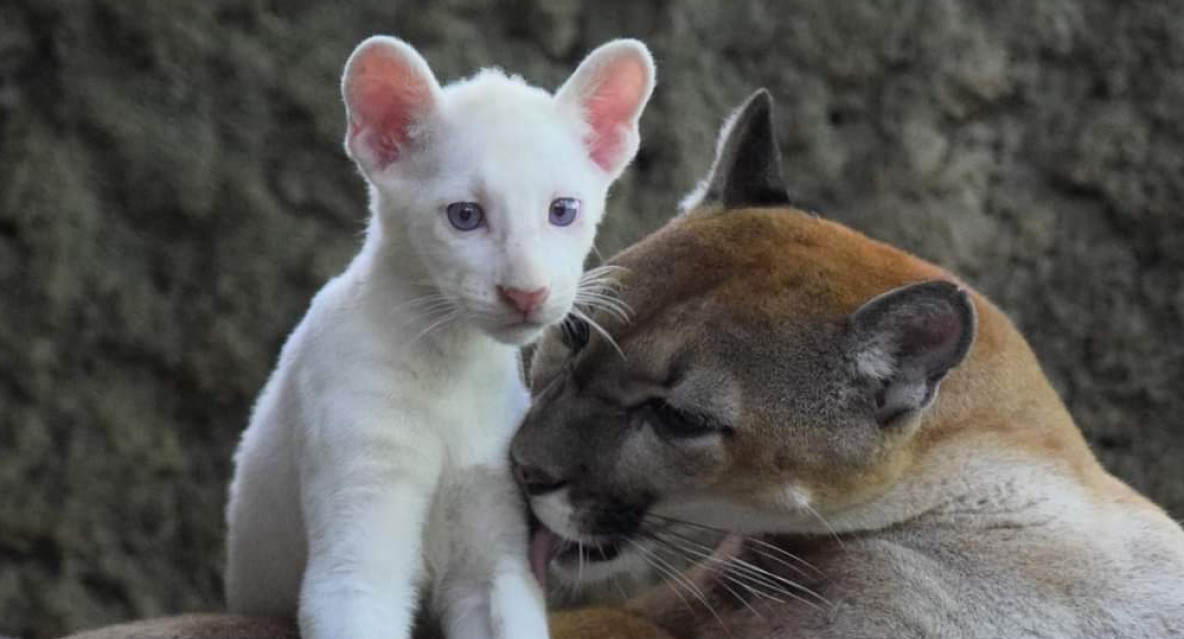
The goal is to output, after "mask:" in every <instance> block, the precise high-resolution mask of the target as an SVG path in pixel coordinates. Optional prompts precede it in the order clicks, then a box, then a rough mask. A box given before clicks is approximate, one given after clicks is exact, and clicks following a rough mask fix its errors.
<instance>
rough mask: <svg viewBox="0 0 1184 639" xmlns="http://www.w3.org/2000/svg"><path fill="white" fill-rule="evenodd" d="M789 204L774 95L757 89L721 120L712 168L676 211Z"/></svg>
mask: <svg viewBox="0 0 1184 639" xmlns="http://www.w3.org/2000/svg"><path fill="white" fill-rule="evenodd" d="M789 204H790V201H789V193H788V191H787V190H786V188H785V179H784V177H783V176H782V174H781V150H780V149H779V148H778V147H777V136H776V131H775V129H774V126H773V96H771V95H769V92H768V90H766V89H758V90H757V91H756V92H755V93H753V94H752V95H751V96H749V98H748V99H747V100H745V101H744V104H742V105H741V106H740V108H738V109H736V111H734V112H733V113H732V115H731V116H730V117H728V119H727V121H726V122H724V126H723V128H722V129H720V134H719V142H718V143H717V144H716V151H715V161H714V162H713V163H712V165H711V170H710V171H709V172H708V174H707V177H706V178H704V180H703V181H702V182H700V183H699V186H698V187H697V188H696V189H695V190H694V191H693V192H691V193H690V195H688V196H687V197H686V198H684V199H683V201H682V206H681V208H682V210H683V211H690V210H692V209H694V208H697V207H699V206H703V205H720V206H722V207H723V208H724V209H737V208H746V207H757V206H788V205H789Z"/></svg>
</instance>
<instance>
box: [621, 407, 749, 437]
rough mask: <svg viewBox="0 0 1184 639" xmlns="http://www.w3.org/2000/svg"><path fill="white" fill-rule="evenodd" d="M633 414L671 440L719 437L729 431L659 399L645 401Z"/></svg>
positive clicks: (698, 415)
mask: <svg viewBox="0 0 1184 639" xmlns="http://www.w3.org/2000/svg"><path fill="white" fill-rule="evenodd" d="M633 413H634V415H635V416H636V418H637V419H640V420H641V421H642V422H644V423H645V424H648V425H649V426H650V428H653V429H654V431H656V432H657V433H658V434H659V435H661V436H663V437H669V438H672V439H678V438H681V439H691V438H693V437H704V436H706V435H720V434H725V433H728V432H729V431H730V430H731V429H730V428H729V427H727V426H725V425H723V424H720V423H718V422H716V421H715V420H713V419H711V418H710V417H708V416H706V415H701V414H699V413H694V412H690V411H684V410H680V409H678V408H675V407H674V406H671V405H670V403H669V402H667V401H666V400H664V399H659V398H654V399H649V400H646V401H645V402H643V403H641V404H640V405H638V406H637V407H636V408H634V409H633Z"/></svg>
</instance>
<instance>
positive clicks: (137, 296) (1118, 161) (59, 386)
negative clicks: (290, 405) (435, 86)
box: [0, 0, 1184, 638]
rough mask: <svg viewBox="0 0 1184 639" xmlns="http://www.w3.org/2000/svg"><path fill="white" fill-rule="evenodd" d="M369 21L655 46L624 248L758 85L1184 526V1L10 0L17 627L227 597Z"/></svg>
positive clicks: (341, 196)
mask: <svg viewBox="0 0 1184 639" xmlns="http://www.w3.org/2000/svg"><path fill="white" fill-rule="evenodd" d="M376 32H377V33H394V34H398V35H400V36H402V37H404V38H406V39H408V40H410V41H411V42H413V43H414V44H415V45H417V46H418V47H420V48H421V50H422V52H423V53H424V55H425V56H426V58H427V59H428V61H429V62H430V63H431V65H432V66H433V67H434V68H435V69H436V70H437V72H438V74H439V75H440V76H441V77H442V78H447V79H451V78H457V77H461V76H463V75H466V74H468V73H471V72H472V71H473V70H475V69H476V68H477V67H479V66H482V65H499V66H502V67H504V68H506V69H510V70H512V71H514V72H517V73H520V74H522V75H523V76H525V77H526V78H527V79H528V80H530V81H532V82H534V83H537V84H541V85H543V86H547V87H555V86H557V85H558V84H559V83H560V82H561V81H562V80H563V79H564V78H565V77H566V75H567V73H569V72H570V70H571V69H572V68H574V65H575V64H576V63H577V62H578V61H579V59H580V57H581V56H582V54H583V53H584V52H586V51H587V50H588V49H589V48H590V47H592V46H594V45H596V44H598V43H600V42H602V41H604V40H606V39H609V38H612V37H616V36H620V35H627V36H635V37H639V38H642V39H644V40H645V41H647V42H648V43H649V44H650V45H651V47H652V48H653V50H654V52H655V56H656V58H657V61H658V65H659V75H660V82H659V86H658V89H657V93H656V95H655V98H654V101H653V103H652V107H651V108H650V109H649V111H648V112H647V114H646V116H645V118H644V120H643V122H642V126H643V139H644V141H643V148H642V151H641V154H640V155H639V157H638V159H637V161H636V163H635V165H634V166H633V167H632V168H631V169H630V170H629V171H628V173H627V175H626V176H625V178H624V179H623V180H622V182H621V183H620V184H619V185H618V187H617V188H616V189H615V192H614V197H613V199H612V201H611V203H610V213H609V216H608V219H607V221H606V222H605V225H604V227H603V233H602V235H601V239H600V241H599V246H600V249H601V250H602V252H604V253H611V252H613V251H615V250H616V249H618V248H620V247H622V246H624V245H626V244H627V243H629V242H631V241H632V240H634V239H636V238H637V237H639V236H640V235H642V234H643V233H645V232H647V231H649V230H651V229H653V228H655V227H657V226H658V225H659V224H661V223H662V222H663V221H664V220H665V219H666V218H667V217H668V216H669V215H670V213H671V211H672V210H673V209H674V206H675V203H676V202H677V200H678V199H679V197H680V195H681V194H682V193H683V192H685V191H687V190H689V189H690V188H691V187H692V186H693V185H694V183H695V181H696V180H697V179H698V178H699V177H700V175H701V174H702V173H703V172H704V171H705V169H706V167H707V165H708V163H709V161H710V159H711V157H710V156H711V151H712V146H713V144H714V139H715V133H716V130H717V128H718V125H719V123H720V121H721V120H722V118H723V116H724V115H725V114H726V113H727V111H728V110H729V109H730V108H731V107H732V106H734V105H735V104H737V103H738V102H739V101H740V100H741V99H743V98H744V97H745V96H746V95H747V94H748V93H749V92H751V90H752V89H754V88H755V87H757V86H767V87H769V88H770V90H771V91H772V92H773V94H774V95H775V96H776V98H777V101H778V106H777V119H778V120H779V125H780V135H781V145H782V148H783V150H784V152H785V163H786V175H787V178H788V181H789V182H790V184H791V185H792V189H793V191H794V194H795V196H796V197H797V198H798V200H799V201H800V202H801V203H802V204H803V205H804V206H807V207H809V208H812V209H814V210H817V211H819V212H820V213H822V214H824V215H826V216H828V217H831V218H834V219H837V220H840V221H842V222H845V223H848V224H850V225H852V226H854V227H855V228H858V229H861V230H863V231H865V232H867V233H869V234H871V235H872V236H873V237H876V238H879V239H883V240H886V241H889V242H892V243H895V244H897V245H899V246H901V247H903V248H906V249H909V250H912V251H914V252H916V253H918V254H920V255H922V256H924V257H926V258H929V259H932V260H934V261H936V262H938V263H940V264H943V265H945V266H948V267H950V268H951V269H953V270H954V271H955V272H957V273H959V274H961V275H962V276H964V277H965V278H966V279H967V280H968V281H969V282H971V283H973V284H974V285H976V286H977V287H979V288H980V289H981V290H983V291H984V292H985V293H987V294H988V295H990V296H991V297H992V298H993V299H994V300H995V301H996V302H998V303H999V304H1000V305H1001V306H1002V307H1003V308H1004V309H1005V310H1006V311H1007V312H1008V313H1009V314H1010V315H1011V316H1012V317H1013V318H1015V319H1016V321H1017V322H1018V323H1019V325H1020V327H1021V328H1022V329H1023V331H1024V332H1025V334H1026V335H1027V336H1028V338H1029V339H1030V341H1031V342H1032V344H1033V346H1034V347H1035V349H1036V351H1037V352H1038V354H1039V355H1040V357H1041V360H1042V362H1043V363H1044V366H1045V367H1046V370H1047V371H1048V374H1049V376H1050V377H1051V378H1052V379H1053V381H1054V383H1055V384H1056V386H1057V388H1058V389H1059V390H1060V391H1061V392H1062V393H1063V395H1064V397H1065V399H1066V401H1067V403H1068V404H1069V407H1070V409H1071V410H1072V412H1073V414H1074V415H1075V416H1076V418H1077V420H1078V422H1079V423H1080V425H1081V426H1082V428H1083V429H1084V430H1085V432H1086V434H1087V435H1088V437H1089V439H1090V442H1091V443H1092V444H1093V446H1094V447H1095V450H1097V451H1098V453H1099V454H1100V455H1101V457H1102V459H1103V460H1104V461H1105V463H1106V465H1107V466H1108V467H1109V468H1111V469H1112V470H1113V471H1114V472H1115V473H1117V474H1118V475H1119V476H1121V477H1123V478H1124V479H1126V480H1128V481H1130V482H1131V483H1132V484H1133V485H1134V486H1135V487H1137V488H1138V489H1140V490H1142V491H1144V492H1146V493H1147V494H1149V495H1150V496H1151V497H1153V498H1154V499H1156V500H1157V501H1158V502H1160V503H1162V504H1164V505H1165V506H1166V507H1167V508H1168V509H1169V510H1170V511H1171V512H1172V514H1173V515H1174V516H1175V517H1177V518H1180V517H1184V473H1181V471H1180V468H1179V460H1180V459H1184V427H1182V426H1181V424H1180V416H1181V415H1184V392H1182V391H1184V340H1181V339H1180V338H1179V332H1180V327H1181V326H1182V325H1184V210H1182V206H1184V37H1181V34H1184V12H1182V11H1180V10H1179V4H1178V2H1176V1H1175V0H1158V1H1157V0H1145V1H1141V2H1137V3H1132V2H1124V1H1122V0H1109V1H1102V0H1096V1H1095V0H1076V1H1074V0H1047V1H1044V2H1036V3H1034V2H1030V1H1028V0H999V1H996V2H980V1H977V0H905V1H902V2H856V3H846V2H844V3H837V2H833V1H831V0H754V1H752V2H743V3H740V2H734V1H732V0H688V1H686V2H677V3H675V2H654V3H647V2H634V1H632V0H601V1H599V2H595V3H580V2H575V1H571V0H564V1H561V2H554V1H547V0H511V2H509V3H506V2H493V1H491V0H449V1H447V2H436V1H434V0H399V1H392V0H382V1H373V2H350V3H323V2H308V1H298V2H296V1H294V2H282V3H281V2H265V1H262V0H220V1H218V2H172V1H160V0H91V1H89V2H84V3H78V2H69V1H67V0H6V2H4V3H2V4H0V455H2V461H0V633H11V634H16V635H18V636H23V637H29V638H33V637H51V636H60V635H62V634H65V633H67V632H69V631H73V630H76V629H81V628H86V627H95V626H98V625H102V624H105V623H114V622H118V621H123V620H128V619H133V618H144V617H150V616H156V615H162V614H168V613H174V612H180V611H185V610H208V609H215V608H217V606H219V605H220V597H221V595H220V574H219V571H220V568H219V567H220V564H221V560H222V559H221V558H222V552H223V551H222V541H221V540H222V535H223V516H222V510H223V507H224V502H225V484H226V482H227V480H228V478H229V474H230V456H231V451H232V450H233V447H234V444H235V441H236V439H237V437H238V435H239V433H240V432H241V430H242V428H243V426H244V424H245V423H246V420H247V415H248V411H249V409H250V406H251V402H252V400H253V398H254V395H255V394H256V392H257V391H258V389H259V388H260V386H261V385H262V383H263V381H264V378H265V376H266V375H267V373H268V371H269V370H270V369H271V367H272V365H273V362H274V360H275V358H276V354H277V352H278V349H279V345H280V343H281V341H282V340H283V338H284V336H285V335H286V333H287V331H288V330H290V329H291V327H292V326H293V325H294V324H295V322H296V321H297V320H298V319H299V317H300V315H301V314H302V313H303V311H304V309H305V308H306V306H307V304H308V301H309V299H310V297H311V295H312V294H313V293H314V292H315V290H316V289H317V288H318V287H319V286H320V285H321V284H322V283H323V282H324V281H325V280H326V279H327V278H329V277H330V276H331V275H333V274H334V273H336V272H338V271H339V270H340V269H341V268H342V267H343V266H344V264H345V262H346V260H348V258H349V257H350V256H351V254H352V253H353V251H354V250H355V249H356V248H357V245H358V239H359V232H360V230H361V229H362V226H363V223H364V218H365V194H364V190H363V185H362V181H361V179H360V178H359V177H358V176H357V174H356V171H355V170H354V168H353V167H352V166H351V165H350V163H349V161H348V160H347V159H346V158H345V157H344V154H343V153H342V150H341V138H342V134H343V131H344V123H343V112H342V107H341V104H340V98H339V96H338V81H339V73H340V70H341V67H342V65H343V63H344V61H345V58H346V56H347V55H348V53H349V51H350V50H351V48H352V47H353V46H354V45H355V44H356V43H357V42H359V41H360V40H361V39H363V38H364V37H366V36H368V35H371V34H373V33H376Z"/></svg>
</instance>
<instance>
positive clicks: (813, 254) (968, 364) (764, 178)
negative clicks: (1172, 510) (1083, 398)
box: [512, 92, 1184, 639]
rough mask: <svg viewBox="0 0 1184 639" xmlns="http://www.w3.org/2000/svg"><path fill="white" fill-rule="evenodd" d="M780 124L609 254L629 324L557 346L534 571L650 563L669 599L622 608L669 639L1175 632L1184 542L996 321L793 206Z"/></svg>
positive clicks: (921, 267) (761, 118)
mask: <svg viewBox="0 0 1184 639" xmlns="http://www.w3.org/2000/svg"><path fill="white" fill-rule="evenodd" d="M771 107H772V102H771V99H770V97H769V96H768V94H767V93H765V92H758V93H756V94H755V95H754V96H753V97H752V98H750V99H749V100H748V102H747V103H746V104H745V105H744V106H743V107H742V108H741V109H740V110H739V111H738V112H737V114H736V115H735V116H734V117H733V118H732V119H731V120H730V121H729V123H728V124H727V125H725V127H724V131H723V134H722V135H721V142H720V145H719V150H718V153H717V157H716V159H715V163H714V166H713V167H712V170H711V173H710V175H709V176H708V177H707V179H706V180H705V181H704V182H703V184H702V186H701V187H700V188H699V189H698V190H697V192H696V193H694V194H692V196H691V197H690V198H688V202H687V203H686V204H685V205H684V208H685V212H684V213H683V214H682V215H680V216H679V217H677V218H676V219H675V220H673V221H672V222H671V223H670V224H668V225H667V226H666V227H665V228H663V229H662V230H660V231H658V232H657V233H655V234H653V235H652V236H650V237H648V238H646V239H644V240H642V241H641V242H639V243H638V244H636V245H634V246H633V247H632V248H630V249H628V250H626V251H625V252H623V253H622V254H620V255H619V256H617V257H616V258H615V259H613V260H611V264H613V265H616V266H618V267H620V268H621V269H622V273H624V274H625V275H624V276H623V288H622V292H621V299H622V301H623V302H625V303H626V304H628V305H629V306H630V307H631V308H632V309H633V312H632V317H631V321H629V322H628V323H623V322H614V321H613V318H612V317H610V316H609V315H608V314H603V315H601V316H598V317H597V318H595V319H598V320H600V322H599V323H600V324H602V325H603V326H605V327H606V328H607V329H608V333H609V335H608V336H607V337H606V336H602V335H599V334H597V333H596V332H591V331H588V330H586V329H585V328H584V327H582V326H580V325H573V324H569V325H568V326H567V327H566V329H562V330H561V329H559V328H556V329H552V330H550V331H549V333H548V334H547V335H546V336H545V337H544V338H543V341H542V342H541V345H540V348H539V350H538V353H537V355H536V357H535V360H534V366H533V370H532V376H533V388H532V393H533V395H534V404H533V406H532V408H531V410H530V412H529V413H528V415H527V418H526V420H525V422H524V425H523V426H522V428H521V429H520V430H519V431H518V434H517V435H516V438H515V441H514V444H513V447H512V454H513V458H514V460H515V463H516V465H517V474H518V477H519V479H520V482H521V483H522V485H523V486H524V488H525V489H526V491H527V492H528V493H529V494H530V496H531V497H530V501H531V507H532V510H533V512H534V514H535V516H536V517H537V518H538V520H539V522H540V525H539V526H537V530H536V532H535V533H534V536H533V539H532V559H533V563H534V565H535V567H536V570H541V569H543V568H545V567H549V572H550V573H551V575H552V576H553V577H554V576H559V577H561V578H566V579H575V578H576V576H577V573H582V576H583V578H584V579H585V580H587V579H591V578H594V579H605V578H609V577H611V575H613V574H615V573H618V572H620V571H624V570H627V569H629V567H630V566H631V565H633V564H636V563H640V562H643V561H648V562H650V563H652V564H654V566H655V568H656V569H657V570H658V572H663V573H670V574H668V576H669V577H670V584H669V586H668V588H667V589H666V590H664V591H658V592H655V593H653V594H652V595H649V596H645V597H642V598H641V599H638V600H637V601H635V602H633V603H632V604H631V605H630V606H629V607H630V608H631V609H632V610H633V611H634V612H635V613H636V614H637V615H640V616H642V617H644V618H648V619H650V620H652V621H653V622H655V623H656V624H657V625H658V626H660V627H661V628H662V629H664V630H665V631H666V632H668V633H670V634H671V635H673V636H675V637H680V638H683V637H688V638H689V637H709V636H710V637H724V636H733V637H794V638H809V639H824V638H831V637H833V638H835V639H840V638H841V639H872V638H875V639H880V638H883V637H925V638H950V637H958V638H972V637H982V638H991V639H997V638H1001V637H1008V638H1012V637H1066V638H1067V637H1073V638H1082V637H1126V638H1136V637H1138V638H1151V637H1155V638H1163V637H1178V636H1184V532H1181V530H1180V528H1179V526H1178V525H1177V524H1176V523H1174V522H1173V521H1172V520H1171V519H1169V518H1168V517H1167V516H1166V515H1165V514H1164V512H1163V511H1161V510H1160V509H1159V508H1157V507H1156V506H1154V505H1153V504H1151V503H1150V502H1149V501H1147V500H1146V499H1144V498H1143V497H1141V496H1139V495H1138V494H1136V493H1135V492H1134V491H1133V490H1132V489H1130V488H1129V487H1127V486H1126V485H1124V484H1123V483H1122V482H1120V481H1118V480H1117V479H1115V478H1114V477H1112V476H1110V475H1109V474H1107V473H1106V472H1105V471H1104V470H1103V469H1102V467H1101V466H1100V465H1099V464H1098V462H1097V460H1096V459H1095V458H1094V456H1093V455H1092V454H1091V452H1090V450H1089V448H1088V447H1087V445H1086V443H1085V441H1084V439H1083V438H1082V436H1081V434H1080V432H1079V431H1078V429H1077V428H1076V426H1075V425H1074V424H1073V421H1072V419H1071V418H1070V416H1069V414H1068V413H1067V412H1066V410H1065V408H1064V406H1063V405H1062V403H1061V401H1060V400H1059V399H1058V397H1057V395H1056V394H1055V392H1054V391H1053V389H1052V388H1051V386H1050V385H1049V383H1048V381H1047V379H1046V378H1045V376H1044V374H1043V372H1042V371H1041V369H1040V366H1039V364H1038V363H1037V361H1036V359H1035V357H1034V356H1033V354H1032V351H1031V350H1030V349H1029V347H1028V345H1027V344H1026V343H1025V341H1024V339H1023V338H1022V337H1021V336H1020V334H1019V333H1018V332H1017V331H1016V329H1015V327H1014V326H1013V325H1012V324H1011V322H1010V321H1009V320H1008V319H1007V318H1006V317H1005V316H1004V314H1003V313H1002V312H1000V311H999V310H998V309H997V308H996V307H995V306H994V305H992V304H991V303H990V302H989V301H987V300H986V299H985V298H983V297H982V296H980V295H979V294H977V293H975V292H973V291H972V290H970V289H969V288H968V287H967V286H966V285H965V284H963V283H961V282H959V281H958V280H957V279H956V278H954V277H953V276H951V275H950V274H948V273H946V272H944V271H942V270H941V269H939V268H937V267H935V266H933V265H931V264H928V263H926V262H924V261H922V260H920V259H917V258H915V257H913V256H910V255H908V254H906V253H904V252H902V251H899V250H897V249H894V248H892V247H889V246H886V245H884V244H881V243H879V242H876V241H873V240H870V239H868V238H866V237H864V236H862V235H860V234H858V233H856V232H854V231H851V230H849V229H847V228H845V227H843V226H841V225H839V224H835V223H833V222H829V221H826V220H823V219H819V218H817V217H815V216H812V215H809V214H806V213H803V212H801V211H798V210H795V209H794V208H792V207H791V206H789V203H788V198H787V196H786V190H785V187H784V185H783V183H782V177H781V166H780V158H779V154H778V150H777V147H776V143H775V139H774V135H773V130H772V120H771V117H770V111H771ZM608 337H611V339H608ZM682 522H687V523H682ZM711 529H719V530H724V531H729V532H734V533H742V534H745V535H749V536H748V537H747V538H745V539H742V538H737V537H733V538H731V539H729V541H727V542H726V543H725V544H724V545H723V546H722V547H721V548H720V549H718V550H716V551H715V552H714V553H712V552H709V550H710V549H709V548H708V547H706V546H704V545H703V543H702V541H701V539H698V538H696V536H695V535H692V534H690V533H693V532H695V531H703V530H711ZM685 559H697V560H703V563H702V567H701V568H699V569H698V570H697V571H693V572H692V573H691V575H690V577H689V578H687V577H681V576H675V575H674V574H673V573H672V567H673V565H675V563H676V561H677V560H685ZM680 598H681V599H685V601H683V600H680ZM593 615H595V613H592V612H585V613H582V615H581V616H582V618H583V624H584V625H586V626H588V627H596V626H604V625H611V624H612V623H614V622H613V621H612V620H611V619H608V618H606V619H605V623H604V624H598V623H596V621H595V619H594V618H592V616H593ZM612 618H613V619H619V618H620V614H619V613H613V617H612ZM598 636H601V635H598ZM602 636H612V634H611V633H610V634H605V635H602ZM620 636H625V635H624V634H621V635H620ZM631 636H637V635H636V633H635V631H633V634H632V635H631Z"/></svg>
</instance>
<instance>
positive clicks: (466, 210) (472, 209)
mask: <svg viewBox="0 0 1184 639" xmlns="http://www.w3.org/2000/svg"><path fill="white" fill-rule="evenodd" d="M447 213H448V221H449V223H451V224H452V226H453V227H455V228H456V229H457V230H458V231H474V230H477V229H479V228H481V227H482V226H484V225H485V211H484V210H483V209H482V208H481V205H480V204H477V203H476V202H453V203H452V204H449V205H448V209H447Z"/></svg>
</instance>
